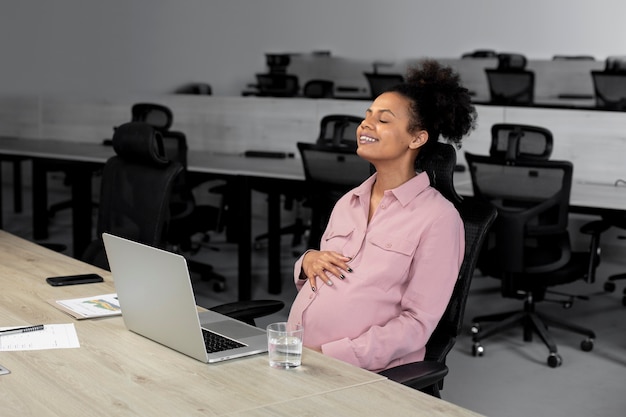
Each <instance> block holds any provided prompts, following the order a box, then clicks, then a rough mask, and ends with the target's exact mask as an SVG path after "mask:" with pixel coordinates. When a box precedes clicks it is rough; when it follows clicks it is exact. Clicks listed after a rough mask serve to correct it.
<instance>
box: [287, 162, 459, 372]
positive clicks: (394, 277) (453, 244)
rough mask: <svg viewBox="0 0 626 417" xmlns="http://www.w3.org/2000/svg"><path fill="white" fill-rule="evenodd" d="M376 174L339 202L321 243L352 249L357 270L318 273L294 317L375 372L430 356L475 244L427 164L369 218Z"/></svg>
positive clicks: (326, 345) (320, 342)
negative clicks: (326, 277) (325, 276)
mask: <svg viewBox="0 0 626 417" xmlns="http://www.w3.org/2000/svg"><path fill="white" fill-rule="evenodd" d="M375 178H376V174H374V175H373V176H372V177H370V178H369V179H367V180H366V181H365V182H364V183H363V184H361V185H360V186H359V187H357V188H355V189H354V190H352V191H350V192H349V193H347V194H346V195H344V196H343V197H342V198H341V199H340V200H339V201H338V202H337V204H336V206H335V208H334V210H333V212H332V215H331V217H330V220H329V222H328V225H327V227H326V231H325V232H324V235H323V236H322V240H321V247H320V249H321V250H331V251H336V252H339V253H341V254H343V255H345V256H348V257H351V258H352V260H351V261H350V262H349V265H350V267H351V268H352V270H353V272H351V273H350V272H346V273H344V275H345V279H344V280H341V279H339V278H338V277H333V276H331V279H332V281H333V284H334V285H333V286H327V285H325V284H324V283H323V282H322V281H321V280H320V279H318V280H317V284H316V286H317V291H316V292H313V291H312V290H311V286H310V285H309V283H308V281H307V280H301V279H299V277H300V272H301V267H302V257H300V259H298V260H297V261H296V264H295V267H294V280H295V283H296V286H297V287H298V290H299V292H298V295H297V296H296V299H295V301H294V303H293V305H292V307H291V311H290V313H289V321H290V322H293V323H301V324H302V325H303V326H304V344H305V345H307V346H315V347H317V346H321V347H322V352H323V353H324V354H325V355H329V356H332V357H334V358H337V359H340V360H343V361H345V362H348V363H351V364H353V365H356V366H359V367H361V368H365V369H369V370H371V371H381V370H383V369H387V368H390V367H393V366H397V365H401V364H404V363H409V362H415V361H421V360H423V359H424V353H425V344H426V342H427V341H428V338H429V337H430V335H431V334H432V332H433V330H434V329H435V327H436V325H437V323H438V322H439V319H440V318H441V316H442V315H443V312H444V311H445V309H446V306H447V305H448V301H449V300H450V296H451V294H452V290H453V289H454V284H455V282H456V279H457V276H458V273H459V268H460V266H461V262H462V260H463V255H464V250H465V233H464V228H463V222H462V220H461V218H460V216H459V213H458V212H457V210H456V209H455V207H454V205H453V204H452V203H450V202H449V201H448V200H447V199H446V198H445V197H443V196H442V195H441V194H440V193H439V192H438V191H437V190H435V189H434V188H432V187H431V186H430V182H429V179H428V175H427V174H426V173H420V174H418V175H417V176H416V177H414V178H412V179H411V180H409V181H407V182H406V183H404V184H402V185H401V186H399V187H398V188H395V189H393V190H388V191H385V194H384V197H383V199H382V201H381V202H380V205H379V206H378V209H377V210H376V212H375V213H374V216H373V217H372V219H371V221H370V223H369V224H368V222H367V217H368V213H369V202H370V195H371V189H372V185H373V184H374V181H375Z"/></svg>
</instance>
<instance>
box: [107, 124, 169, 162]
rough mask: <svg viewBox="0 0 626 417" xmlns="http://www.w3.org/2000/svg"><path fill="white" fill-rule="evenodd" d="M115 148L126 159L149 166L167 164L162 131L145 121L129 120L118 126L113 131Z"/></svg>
mask: <svg viewBox="0 0 626 417" xmlns="http://www.w3.org/2000/svg"><path fill="white" fill-rule="evenodd" d="M113 149H115V153H116V154H117V155H118V156H119V157H120V158H122V159H124V160H126V161H135V162H138V163H140V164H143V165H149V166H166V165H168V164H169V162H170V161H169V160H168V159H167V158H166V157H165V151H164V148H163V138H162V137H161V133H159V132H158V131H157V130H155V129H154V128H153V127H152V126H150V125H149V124H147V123H143V122H129V123H124V124H123V125H120V126H118V127H117V128H116V129H115V132H114V133H113Z"/></svg>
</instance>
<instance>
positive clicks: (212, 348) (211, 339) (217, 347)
mask: <svg viewBox="0 0 626 417" xmlns="http://www.w3.org/2000/svg"><path fill="white" fill-rule="evenodd" d="M202 335H203V336H204V345H205V346H206V351H207V352H208V353H213V352H222V351H225V350H228V349H234V348H239V347H244V346H246V345H244V344H243V343H239V342H236V341H234V340H232V339H229V338H227V337H224V336H222V335H219V334H217V333H213V332H211V331H209V330H206V329H202Z"/></svg>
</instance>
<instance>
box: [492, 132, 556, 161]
mask: <svg viewBox="0 0 626 417" xmlns="http://www.w3.org/2000/svg"><path fill="white" fill-rule="evenodd" d="M553 144H554V137H553V135H552V132H550V130H548V129H546V128H544V127H540V126H531V125H523V124H517V123H495V124H493V125H492V126H491V145H490V147H489V155H490V156H492V157H494V158H500V159H531V160H546V159H549V158H550V155H552V148H553Z"/></svg>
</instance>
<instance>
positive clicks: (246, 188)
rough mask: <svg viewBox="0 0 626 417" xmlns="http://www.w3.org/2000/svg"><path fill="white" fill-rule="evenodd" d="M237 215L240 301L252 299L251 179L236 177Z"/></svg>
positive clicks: (241, 176)
mask: <svg viewBox="0 0 626 417" xmlns="http://www.w3.org/2000/svg"><path fill="white" fill-rule="evenodd" d="M236 183H237V184H236V185H237V186H236V189H237V213H238V226H239V239H238V240H239V245H238V246H239V251H238V266H239V284H238V285H239V287H238V292H239V297H238V299H239V301H247V300H250V299H252V276H251V273H252V189H251V187H250V179H249V178H248V177H246V176H243V175H240V176H237V177H236Z"/></svg>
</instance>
